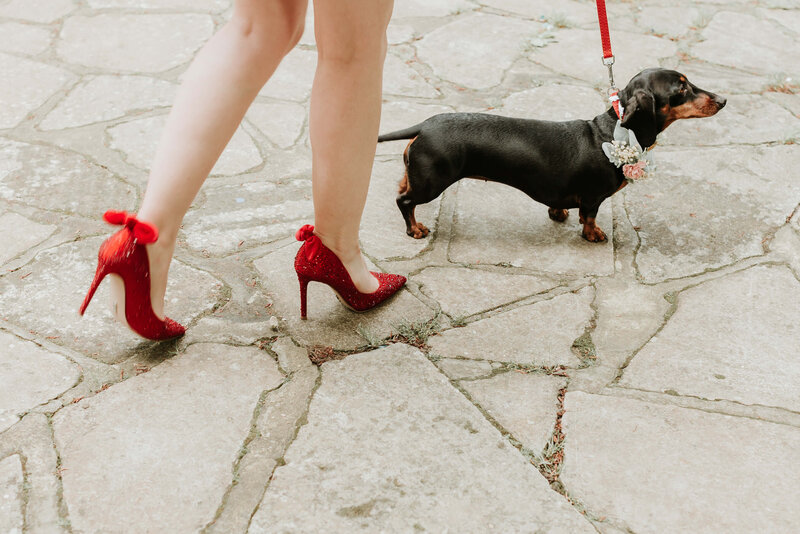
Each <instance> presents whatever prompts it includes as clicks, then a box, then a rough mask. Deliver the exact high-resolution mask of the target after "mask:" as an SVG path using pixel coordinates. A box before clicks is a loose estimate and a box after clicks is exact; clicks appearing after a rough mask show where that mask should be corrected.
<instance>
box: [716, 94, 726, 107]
mask: <svg viewBox="0 0 800 534" xmlns="http://www.w3.org/2000/svg"><path fill="white" fill-rule="evenodd" d="M714 102H715V103H716V104H717V108H719V109H722V108H724V107H725V104H727V103H728V99H727V98H725V97H724V96H719V95H714Z"/></svg>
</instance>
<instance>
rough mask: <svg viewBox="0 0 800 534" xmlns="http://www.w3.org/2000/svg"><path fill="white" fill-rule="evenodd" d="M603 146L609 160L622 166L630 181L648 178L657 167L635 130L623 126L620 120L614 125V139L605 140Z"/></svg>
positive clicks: (626, 177) (623, 172)
mask: <svg viewBox="0 0 800 534" xmlns="http://www.w3.org/2000/svg"><path fill="white" fill-rule="evenodd" d="M602 147H603V152H604V153H605V155H606V157H607V158H608V161H610V162H611V163H613V164H614V165H616V166H617V167H622V174H623V175H625V179H626V180H627V181H628V182H629V183H632V182H634V181H636V180H641V179H643V178H647V177H648V176H649V175H650V173H651V172H652V171H653V169H654V167H655V165H653V161H652V159H651V158H650V155H649V154H648V153H647V151H645V150H642V146H641V145H640V144H639V141H638V140H637V139H636V134H635V133H633V130H629V129H627V128H623V127H622V123H621V122H620V121H617V125H616V126H615V127H614V141H612V142H611V143H609V142H605V143H603V145H602Z"/></svg>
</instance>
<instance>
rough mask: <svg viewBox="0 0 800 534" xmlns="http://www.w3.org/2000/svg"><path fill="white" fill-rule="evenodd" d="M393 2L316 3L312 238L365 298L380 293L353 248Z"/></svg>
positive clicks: (374, 140)
mask: <svg viewBox="0 0 800 534" xmlns="http://www.w3.org/2000/svg"><path fill="white" fill-rule="evenodd" d="M392 7H393V2H392V0H369V1H363V0H314V32H315V35H316V40H317V53H318V62H317V73H316V76H315V77H314V86H313V88H312V91H311V118H310V134H311V148H312V163H313V169H312V175H313V190H314V219H315V221H314V225H315V233H316V234H317V235H318V236H319V238H320V239H321V240H322V242H323V243H324V244H325V245H326V246H327V247H328V248H330V249H331V250H332V251H333V252H334V253H335V254H336V255H337V256H338V257H339V259H340V260H342V263H343V264H344V266H345V268H346V269H347V271H348V272H349V273H350V276H351V278H352V279H353V282H354V283H355V285H356V287H357V288H358V289H359V290H360V291H361V292H363V293H371V292H373V291H375V290H376V289H378V281H377V280H376V279H375V277H374V276H372V275H371V274H369V271H368V270H367V266H366V264H365V263H364V259H363V257H362V256H361V250H360V248H359V244H358V227H359V224H360V222H361V213H362V212H363V211H364V203H365V202H366V199H367V188H368V187H369V179H370V174H371V173H372V162H373V160H374V158H375V147H376V144H377V139H378V127H379V123H380V116H381V88H382V78H383V61H384V58H385V57H386V27H387V26H388V24H389V18H390V17H391V15H392Z"/></svg>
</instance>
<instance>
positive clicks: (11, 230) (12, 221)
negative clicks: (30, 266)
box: [0, 212, 56, 265]
mask: <svg viewBox="0 0 800 534" xmlns="http://www.w3.org/2000/svg"><path fill="white" fill-rule="evenodd" d="M55 231H56V226H54V225H52V224H39V223H37V222H34V221H32V220H30V219H28V218H26V217H23V216H22V215H17V214H16V213H11V212H8V213H3V214H0V265H2V264H3V263H5V262H7V261H8V260H10V259H12V258H14V257H15V256H18V255H19V254H22V253H23V252H25V251H26V250H28V249H30V248H32V247H34V246H36V245H38V244H39V243H41V242H42V241H44V240H45V239H47V238H48V237H50V236H51V235H52V234H53V232H55Z"/></svg>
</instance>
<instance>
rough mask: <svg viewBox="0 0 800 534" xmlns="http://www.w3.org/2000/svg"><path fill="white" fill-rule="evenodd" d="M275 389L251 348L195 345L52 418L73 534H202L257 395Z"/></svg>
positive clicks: (269, 365)
mask: <svg viewBox="0 0 800 534" xmlns="http://www.w3.org/2000/svg"><path fill="white" fill-rule="evenodd" d="M282 380H283V376H282V375H281V373H280V372H279V371H278V369H277V365H276V364H275V362H274V360H272V358H270V357H269V355H268V354H267V353H265V352H263V351H260V350H258V349H256V348H255V347H231V346H228V345H216V344H196V345H192V346H191V347H189V348H188V349H187V350H186V352H184V353H181V354H178V355H177V356H175V357H174V358H172V359H170V360H168V361H166V362H164V363H162V364H161V365H159V366H157V367H155V368H154V369H153V370H151V371H149V372H147V373H144V374H142V375H139V376H137V377H134V378H131V379H129V380H127V381H125V382H122V383H120V384H117V385H115V386H113V387H112V388H110V389H108V390H106V391H103V392H101V393H99V394H98V395H96V396H94V397H91V398H88V399H85V400H83V401H81V402H80V403H78V404H76V405H72V406H69V407H67V408H64V409H62V410H61V411H59V412H58V414H57V415H56V416H55V417H54V419H53V427H54V429H55V439H56V443H57V445H58V450H59V452H60V454H61V465H62V468H63V471H62V480H63V484H64V500H65V502H66V504H67V506H68V507H69V512H70V521H71V523H72V526H73V528H74V529H76V530H80V531H89V530H105V531H113V530H118V529H119V528H121V527H122V528H124V529H125V530H126V531H128V532H153V531H156V530H158V531H170V532H188V531H190V530H191V531H195V530H199V529H200V528H202V527H203V526H204V525H205V524H206V523H208V522H209V521H210V520H211V519H213V517H214V514H215V512H216V510H217V507H218V506H219V503H220V502H221V500H222V496H223V494H224V493H225V489H226V487H227V486H228V485H229V484H230V483H231V479H232V467H233V465H234V462H235V461H236V460H237V455H238V454H239V453H240V449H241V447H242V444H243V443H244V441H245V438H247V435H248V433H249V432H250V424H251V420H252V418H253V410H254V409H255V408H256V404H257V403H258V401H259V396H260V395H261V393H262V392H263V391H265V390H268V389H272V388H275V387H277V386H278V385H279V384H280V383H281V381H282ZM158 488H173V489H175V491H166V492H164V491H158Z"/></svg>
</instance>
